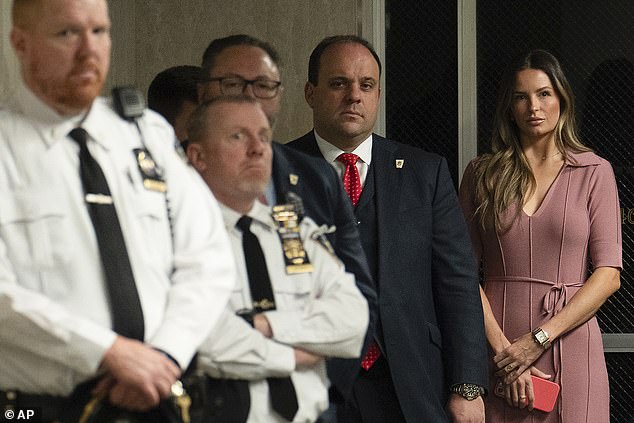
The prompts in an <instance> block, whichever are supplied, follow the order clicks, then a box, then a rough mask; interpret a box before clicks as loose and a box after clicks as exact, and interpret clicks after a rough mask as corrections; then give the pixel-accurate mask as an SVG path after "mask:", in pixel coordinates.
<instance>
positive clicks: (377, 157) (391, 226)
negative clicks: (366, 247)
mask: <svg viewBox="0 0 634 423" xmlns="http://www.w3.org/2000/svg"><path fill="white" fill-rule="evenodd" d="M396 150H397V147H396V146H395V145H392V144H389V143H388V142H387V141H386V140H385V139H384V138H382V137H379V136H377V135H374V138H373V141H372V164H371V166H373V167H374V183H375V186H374V187H375V192H374V195H375V196H376V220H377V243H378V250H379V252H380V254H379V257H378V260H379V263H378V265H379V266H378V268H379V280H385V275H381V274H380V272H381V269H387V268H391V266H386V263H384V261H385V260H387V259H388V257H390V254H389V250H390V248H391V247H392V246H393V245H395V242H392V240H393V238H394V235H395V234H398V233H399V232H400V231H399V230H398V229H399V228H398V227H397V226H398V225H399V216H398V210H399V201H400V197H401V190H400V188H401V181H402V179H403V178H402V172H403V169H402V168H397V167H396V159H398V158H399V157H396Z"/></svg>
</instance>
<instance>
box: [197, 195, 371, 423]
mask: <svg viewBox="0 0 634 423" xmlns="http://www.w3.org/2000/svg"><path fill="white" fill-rule="evenodd" d="M221 209H222V213H223V217H224V220H225V224H226V227H227V231H228V232H229V238H230V239H231V245H232V248H233V252H234V256H235V258H236V264H237V269H238V277H239V281H238V284H237V285H236V288H235V290H234V291H233V293H232V294H231V300H230V301H229V307H228V310H227V311H226V315H225V318H224V319H223V321H222V322H221V323H220V324H219V325H218V326H217V327H215V328H214V329H213V330H212V332H211V334H210V336H209V338H208V339H207V341H205V342H204V343H203V345H202V347H201V350H200V354H199V365H200V367H201V368H202V369H204V370H205V371H206V372H207V373H208V374H209V375H210V376H212V377H216V378H233V379H246V380H250V381H251V382H250V384H249V390H250V393H251V409H250V411H249V418H248V422H249V423H271V422H283V421H285V420H283V419H281V417H279V415H277V414H276V413H275V412H274V411H273V410H272V409H271V406H270V400H269V394H268V385H267V382H266V379H265V378H266V377H269V376H272V377H284V376H288V375H290V376H291V378H292V380H293V384H294V385H295V390H296V392H297V399H298V403H299V410H298V411H297V414H296V416H295V420H294V421H295V422H314V421H315V420H317V417H319V415H320V414H321V413H322V412H323V411H324V410H325V409H326V408H327V407H328V389H327V388H328V380H327V376H326V369H325V363H324V362H323V360H322V361H321V363H319V364H318V365H317V366H315V367H313V368H310V369H302V370H297V371H296V370H294V369H295V358H294V353H293V348H292V347H293V346H295V347H299V348H302V349H304V350H306V351H309V352H312V353H315V354H319V355H322V356H325V357H358V356H359V354H360V353H361V347H362V343H363V338H364V336H365V332H366V329H367V325H368V305H367V302H366V301H365V299H364V298H363V296H362V295H361V293H360V292H359V290H358V289H357V287H356V285H355V282H354V276H353V275H351V274H349V273H346V272H345V270H344V266H343V264H342V263H341V262H340V261H339V260H338V259H337V258H336V257H335V256H334V255H332V254H331V253H329V252H328V251H327V250H326V249H325V248H324V247H323V246H322V245H321V244H320V243H319V242H318V241H316V240H315V239H313V235H316V234H318V233H319V231H320V229H319V228H318V227H317V225H316V224H315V223H314V222H313V221H312V220H311V219H310V218H304V219H303V221H302V223H301V226H300V236H301V238H302V240H303V244H304V248H305V250H306V253H307V255H308V258H309V260H310V262H311V263H312V264H313V266H314V271H313V272H310V273H303V274H287V273H286V267H285V263H284V257H283V251H282V244H281V241H280V239H279V236H278V233H277V231H276V225H275V222H274V221H273V219H272V218H271V215H270V213H271V210H270V208H269V207H266V206H264V205H262V204H261V203H259V202H257V201H256V203H255V205H254V207H253V209H252V210H251V212H250V213H249V216H250V217H252V218H253V223H252V224H251V231H252V232H253V233H254V234H255V236H257V238H258V240H259V241H260V244H261V246H262V250H263V252H264V256H265V260H266V264H267V268H268V271H269V276H270V279H271V285H272V287H273V292H274V295H275V305H276V310H274V311H268V312H266V317H267V319H268V321H269V323H270V325H271V328H272V331H273V339H268V338H265V337H264V336H263V335H261V334H260V332H258V331H256V330H255V329H253V328H252V327H251V326H250V325H249V324H248V323H246V322H245V321H244V320H243V319H242V318H241V317H238V316H236V315H235V314H234V312H235V311H236V310H240V309H244V308H247V309H249V308H251V304H252V301H251V295H250V289H249V282H248V281H249V279H248V276H247V270H246V263H245V260H244V254H243V250H242V232H241V231H240V230H239V229H237V228H236V227H235V224H236V222H237V221H238V219H239V218H240V215H239V214H238V213H236V212H235V211H233V210H231V209H229V208H226V207H224V206H223V205H221Z"/></svg>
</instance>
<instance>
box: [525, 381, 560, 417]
mask: <svg viewBox="0 0 634 423" xmlns="http://www.w3.org/2000/svg"><path fill="white" fill-rule="evenodd" d="M531 379H532V380H533V393H534V394H535V401H534V402H533V407H534V408H536V409H538V410H541V411H545V412H547V413H550V412H551V411H553V408H554V407H555V403H556V402H557V396H558V395H559V384H557V383H555V382H551V381H549V380H546V379H542V378H540V377H537V376H531Z"/></svg>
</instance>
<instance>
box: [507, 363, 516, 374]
mask: <svg viewBox="0 0 634 423" xmlns="http://www.w3.org/2000/svg"><path fill="white" fill-rule="evenodd" d="M514 368H515V367H514V366H513V365H512V364H507V365H506V367H505V368H504V371H505V372H506V373H511V372H512V371H513V369H514Z"/></svg>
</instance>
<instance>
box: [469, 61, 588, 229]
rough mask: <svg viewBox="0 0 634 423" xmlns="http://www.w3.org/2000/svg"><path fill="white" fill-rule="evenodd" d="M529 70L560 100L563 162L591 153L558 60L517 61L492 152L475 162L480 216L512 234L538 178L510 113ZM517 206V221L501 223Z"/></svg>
mask: <svg viewBox="0 0 634 423" xmlns="http://www.w3.org/2000/svg"><path fill="white" fill-rule="evenodd" d="M525 69H538V70H541V71H543V72H544V73H545V74H546V75H548V78H549V79H550V82H551V83H552V85H553V88H554V89H555V92H556V94H557V96H558V98H559V104H560V106H559V107H560V114H559V121H558V122H557V126H556V127H555V146H556V147H557V150H558V151H559V152H560V153H561V154H562V156H563V158H564V160H566V159H568V157H569V155H568V152H570V151H573V152H583V151H591V150H590V149H589V148H588V147H586V146H585V145H583V143H582V142H581V141H580V139H579V137H578V135H577V126H576V123H575V104H574V96H573V93H572V90H571V88H570V84H569V83H568V80H567V79H566V76H565V75H564V73H563V70H562V69H561V65H560V64H559V61H558V60H557V58H556V57H555V56H553V55H552V54H550V53H549V52H547V51H545V50H532V51H530V52H529V53H528V54H526V55H524V56H522V57H520V58H519V59H518V60H516V61H514V62H513V63H512V65H511V66H510V67H509V68H508V69H507V71H506V73H505V75H504V77H503V79H502V81H501V84H500V90H499V93H498V99H497V105H496V109H495V116H494V120H493V135H492V139H491V150H492V152H491V153H490V154H485V155H483V156H481V157H480V158H479V159H478V160H476V161H475V168H474V170H475V201H476V204H478V207H477V208H476V216H477V217H478V220H479V221H480V224H481V225H482V227H485V226H486V225H487V223H489V224H490V223H493V225H494V226H495V229H496V230H498V231H500V232H504V231H506V230H508V228H509V227H510V226H511V224H512V223H513V221H514V220H515V219H516V218H517V216H519V213H520V212H521V210H522V205H523V204H524V202H525V201H526V199H527V198H528V197H530V196H531V195H532V194H533V192H534V191H535V188H536V182H535V177H534V176H533V172H532V171H531V168H530V165H529V163H528V160H527V159H526V156H525V155H524V153H523V151H522V148H521V144H520V139H519V129H518V127H517V125H516V123H515V122H514V121H513V119H512V110H511V107H512V101H513V91H514V88H515V78H516V75H517V73H518V72H519V71H522V70H525ZM514 203H517V204H519V207H518V209H517V211H516V213H515V216H514V218H513V219H512V220H511V221H509V222H502V220H501V215H502V213H503V212H504V211H506V210H507V209H508V208H509V206H511V205H512V204H514Z"/></svg>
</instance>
